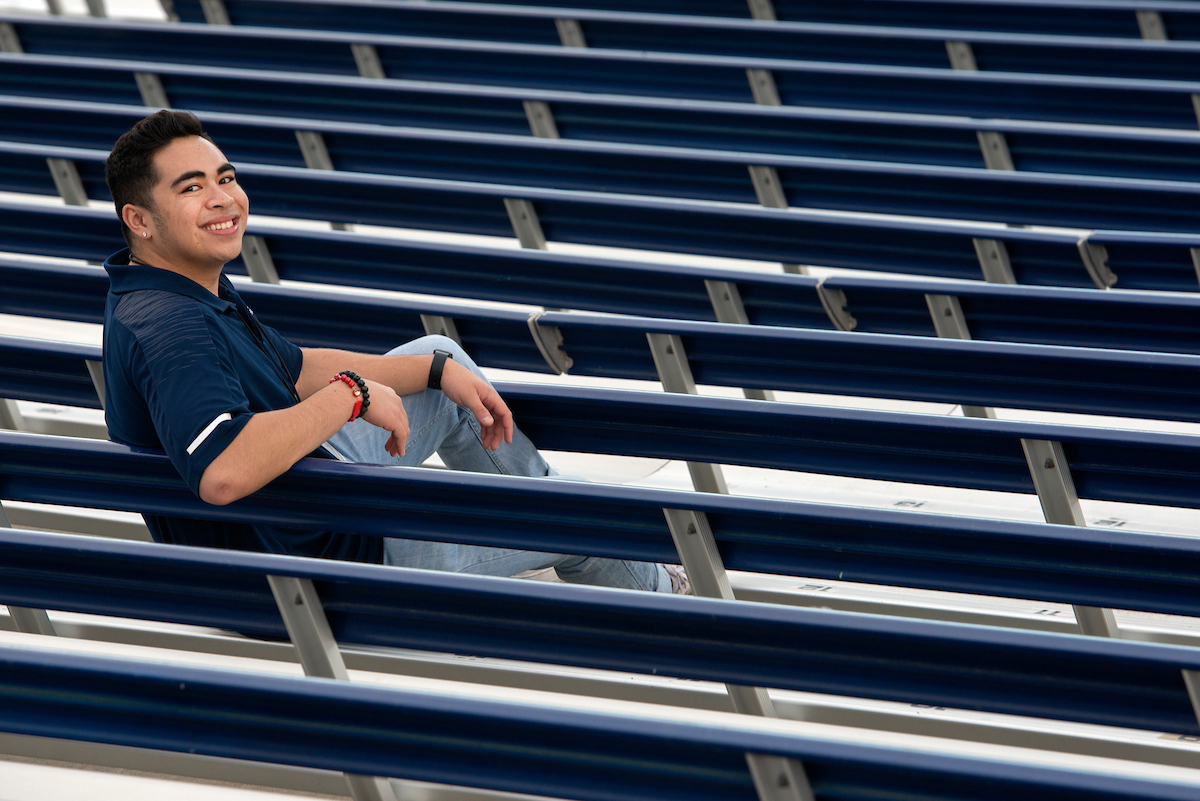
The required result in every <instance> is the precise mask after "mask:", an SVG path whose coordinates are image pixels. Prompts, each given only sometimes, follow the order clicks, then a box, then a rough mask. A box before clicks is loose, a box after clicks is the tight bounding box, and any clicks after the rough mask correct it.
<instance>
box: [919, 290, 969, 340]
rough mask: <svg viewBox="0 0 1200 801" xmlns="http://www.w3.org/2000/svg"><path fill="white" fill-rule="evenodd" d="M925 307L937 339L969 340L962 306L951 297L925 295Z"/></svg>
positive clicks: (956, 299)
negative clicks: (931, 319) (931, 320)
mask: <svg viewBox="0 0 1200 801" xmlns="http://www.w3.org/2000/svg"><path fill="white" fill-rule="evenodd" d="M925 305H926V306H928V307H929V315H930V316H931V317H932V318H933V328H934V330H935V331H937V335H938V336H939V337H945V338H946V339H970V338H971V331H970V329H969V328H968V327H967V317H966V315H965V314H963V310H962V304H961V303H959V302H958V298H956V297H954V296H953V295H926V296H925Z"/></svg>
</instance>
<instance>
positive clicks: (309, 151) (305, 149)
mask: <svg viewBox="0 0 1200 801" xmlns="http://www.w3.org/2000/svg"><path fill="white" fill-rule="evenodd" d="M296 141H297V142H299V143H300V152H301V153H302V154H303V155H304V166H306V167H308V168H309V169H310V170H332V169H333V159H332V158H330V156H329V148H328V147H326V146H325V137H323V136H321V134H319V133H317V132H316V131H296Z"/></svg>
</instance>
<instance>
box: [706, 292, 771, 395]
mask: <svg viewBox="0 0 1200 801" xmlns="http://www.w3.org/2000/svg"><path fill="white" fill-rule="evenodd" d="M704 288H705V289H707V290H708V299H709V300H710V301H712V305H713V311H714V312H716V315H717V322H720V323H733V324H734V325H749V324H750V317H749V315H747V314H746V305H745V304H744V303H742V293H741V292H739V291H738V288H737V284H732V283H730V282H729V281H712V280H709V279H707V278H706V279H705V280H704ZM742 394H743V395H745V396H746V397H747V398H749V399H750V400H763V401H773V400H775V393H774V392H772V391H771V390H769V389H743V390H742Z"/></svg>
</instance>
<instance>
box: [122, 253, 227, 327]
mask: <svg viewBox="0 0 1200 801" xmlns="http://www.w3.org/2000/svg"><path fill="white" fill-rule="evenodd" d="M104 269H105V270H107V271H108V281H109V291H110V292H112V293H113V294H115V295H123V294H125V293H127V292H136V291H138V290H140V289H158V290H162V291H164V292H174V293H175V294H176V295H185V296H187V297H189V298H192V299H194V300H198V301H199V302H201V303H204V304H206V305H208V306H211V307H212V308H213V309H215V310H216V311H218V312H225V311H228V310H230V309H234V308H236V306H235V304H234V302H232V301H231V300H226V299H225V298H219V297H217V296H216V295H214V294H213V293H211V292H209V291H208V290H207V289H206V288H204V287H202V286H200V284H197V283H196V282H195V281H193V280H192V279H190V278H187V277H185V276H182V275H180V274H179V273H173V272H171V271H170V270H164V269H162V268H159V267H147V266H145V265H144V264H130V263H129V248H124V249H123V250H118V251H117V252H116V253H114V254H112V255H111V256H109V257H108V259H107V260H105V262H104ZM220 284H221V288H222V289H223V290H224V294H227V295H228V296H229V297H230V298H237V291H236V290H235V289H234V288H233V284H232V283H230V281H229V279H228V278H226V277H225V274H224V273H222V274H221V279H220Z"/></svg>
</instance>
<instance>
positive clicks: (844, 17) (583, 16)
mask: <svg viewBox="0 0 1200 801" xmlns="http://www.w3.org/2000/svg"><path fill="white" fill-rule="evenodd" d="M225 5H226V7H227V8H228V13H229V14H230V16H231V18H232V20H231V21H232V22H233V23H234V24H242V25H268V26H270V27H299V28H318V29H319V28H323V27H325V26H326V25H329V24H337V25H338V26H339V27H337V28H336V30H372V31H375V30H379V27H378V26H373V27H368V28H365V29H364V28H363V27H362V23H361V19H362V17H360V16H359V15H358V14H355V13H352V12H351V10H350V9H353V10H354V11H359V12H360V13H362V12H361V11H360V9H359V8H358V7H359V6H360V5H361V6H362V7H363V8H366V9H371V10H373V11H374V13H375V14H376V18H378V17H383V16H384V15H385V14H386V15H387V18H388V19H389V20H401V19H402V20H404V24H405V25H406V26H411V27H410V29H418V28H419V30H420V31H421V33H422V35H442V33H443V32H444V31H447V30H454V31H458V30H459V25H460V24H462V23H459V21H460V20H472V21H475V20H480V21H482V20H484V19H486V20H487V23H486V24H487V26H488V27H487V28H485V29H484V30H489V34H488V35H489V36H497V37H498V36H501V35H503V36H505V37H506V38H507V37H508V36H516V35H518V34H517V33H516V31H520V34H521V35H530V34H529V33H527V31H530V30H537V35H538V37H539V39H538V41H543V40H544V42H545V43H553V42H556V41H557V39H554V38H552V37H551V35H552V34H553V33H554V26H553V22H551V24H550V27H549V32H548V33H543V32H542V30H540V29H537V28H535V26H534V24H533V23H532V22H528V21H526V20H528V19H531V18H532V19H538V20H542V19H546V18H547V17H550V18H551V20H552V19H553V18H554V17H552V16H551V15H554V16H559V15H561V14H563V13H567V12H569V13H570V15H571V16H570V17H569V18H571V19H575V20H577V21H579V22H580V23H581V24H582V25H583V27H584V31H585V35H587V34H588V33H591V35H592V36H593V37H594V36H599V37H604V38H603V39H602V40H601V41H598V42H597V46H607V45H604V44H603V42H606V41H609V40H608V39H607V37H610V36H614V35H616V33H617V31H614V30H613V27H612V26H611V24H606V23H609V21H610V20H625V19H630V20H642V19H646V21H647V22H649V21H656V18H657V17H659V16H660V15H662V16H667V17H668V19H670V20H671V21H673V22H676V21H678V22H687V23H691V24H699V23H701V22H719V23H729V22H731V21H734V20H745V19H746V18H748V17H749V16H750V9H749V8H748V7H747V4H746V3H745V2H742V0H571V1H570V2H564V0H521V2H520V4H519V5H518V6H516V7H514V6H512V5H510V4H509V3H507V2H504V1H503V0H475V2H474V3H472V4H470V5H466V4H460V3H440V2H429V3H424V2H423V3H419V4H418V3H412V2H405V1H404V0H375V2H372V3H370V4H367V3H360V2H347V3H338V4H336V5H335V4H334V3H332V2H329V0H225ZM771 5H772V6H773V10H774V12H775V16H776V18H777V22H785V24H786V22H788V21H792V22H828V23H843V24H854V25H888V26H897V27H912V28H955V29H958V30H971V31H1007V32H1011V33H1045V34H1065V33H1071V34H1078V35H1088V36H1119V37H1125V38H1138V37H1139V36H1140V31H1139V28H1138V23H1137V19H1136V17H1135V12H1137V11H1156V12H1158V13H1159V15H1160V16H1161V17H1162V19H1163V22H1164V25H1165V27H1166V30H1167V33H1168V35H1169V37H1170V38H1171V39H1192V40H1194V39H1200V4H1197V3H1195V2H1188V1H1187V0H1155V2H1151V3H1145V2H1136V0H818V1H817V2H814V1H813V0H773V1H772V3H771ZM545 6H550V7H551V8H550V9H545V8H544V7H545ZM172 7H173V9H174V10H175V12H176V13H177V14H178V15H179V16H180V17H181V18H182V19H183V20H185V21H188V22H204V21H205V18H204V15H203V13H201V11H200V4H199V3H197V2H195V1H194V0H175V1H174V2H173V4H172ZM331 7H333V8H338V9H339V10H341V11H342V13H341V14H340V15H338V16H335V17H332V18H330V17H327V16H326V14H327V13H328V9H329V8H331ZM421 12H424V13H421ZM539 12H540V13H539ZM514 17H515V18H517V19H520V20H521V21H520V22H518V21H517V20H516V19H514ZM704 17H720V18H722V19H719V20H705V19H703V18H704ZM318 21H319V22H318ZM481 24H482V23H481ZM435 26H436V27H435ZM491 29H495V30H496V33H491V32H490V31H491ZM514 29H515V30H514ZM593 29H595V30H593ZM475 30H476V33H478V30H480V29H478V28H477V29H475ZM618 30H623V29H618ZM388 32H389V33H391V32H399V31H392V30H390V29H389V30H388ZM459 35H461V34H459ZM588 41H589V43H590V42H591V38H589V39H588Z"/></svg>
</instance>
